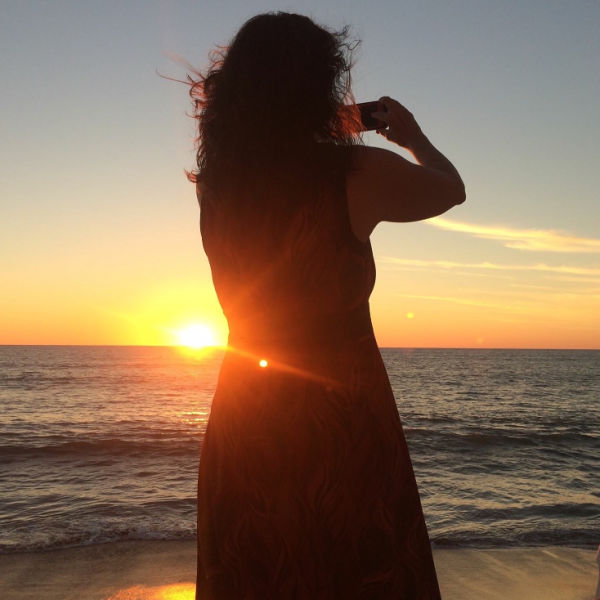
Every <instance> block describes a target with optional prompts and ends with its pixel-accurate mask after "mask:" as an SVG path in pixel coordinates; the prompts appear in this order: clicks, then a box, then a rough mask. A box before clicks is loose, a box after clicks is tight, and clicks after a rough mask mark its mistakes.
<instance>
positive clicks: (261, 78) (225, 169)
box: [188, 12, 360, 195]
mask: <svg viewBox="0 0 600 600" xmlns="http://www.w3.org/2000/svg"><path fill="white" fill-rule="evenodd" d="M357 43H358V42H354V43H351V42H349V41H348V27H345V28H343V29H342V30H340V31H329V30H327V29H325V28H323V27H320V26H318V25H316V24H315V23H314V22H313V21H312V20H311V19H309V18H308V17H305V16H302V15H297V14H290V13H285V12H273V13H266V14H261V15H257V16H255V17H253V18H251V19H250V20H248V21H247V22H246V23H245V24H244V25H243V26H242V28H241V29H240V30H239V32H238V33H237V35H236V36H235V38H234V39H233V40H232V42H231V44H230V45H229V47H227V48H218V49H217V50H216V51H213V53H212V54H211V66H210V67H209V69H208V70H207V71H206V73H205V74H202V73H199V72H194V73H192V74H191V75H189V76H188V78H189V81H190V84H191V90H190V95H191V97H192V99H193V102H194V115H193V116H194V117H195V118H196V119H197V120H198V139H197V144H198V149H197V155H196V162H197V169H196V170H194V171H193V172H192V173H189V174H188V177H189V178H190V180H191V181H194V182H199V181H201V182H202V183H203V184H206V186H207V187H208V188H212V189H215V190H219V191H223V190H225V189H228V190H229V191H236V189H237V191H239V190H240V189H244V190H248V183H249V182H252V181H257V179H260V178H261V177H263V178H264V177H265V176H267V174H272V175H274V176H277V174H278V173H281V172H287V173H290V172H295V173H297V174H299V173H300V172H305V173H306V172H307V170H308V171H309V172H311V173H312V175H318V173H317V172H315V169H316V170H317V171H318V170H319V169H321V170H323V169H327V168H328V167H327V165H326V164H321V165H320V163H322V161H320V162H319V159H317V154H318V152H315V150H316V148H317V146H318V147H323V144H322V143H323V142H325V143H329V147H331V144H336V145H344V146H350V145H352V144H356V143H360V139H359V137H358V136H357V127H356V123H355V119H354V117H352V116H351V111H349V110H344V109H343V108H342V107H343V105H344V103H345V102H347V101H349V100H350V101H351V95H350V68H351V66H352V62H351V54H352V51H353V49H354V47H355V46H356V45H357ZM338 154H339V153H338ZM346 154H347V153H346ZM319 165H320V166H319ZM226 195H227V194H226Z"/></svg>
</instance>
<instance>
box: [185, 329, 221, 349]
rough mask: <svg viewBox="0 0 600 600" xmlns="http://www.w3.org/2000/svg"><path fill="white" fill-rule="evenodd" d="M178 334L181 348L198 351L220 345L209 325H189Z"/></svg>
mask: <svg viewBox="0 0 600 600" xmlns="http://www.w3.org/2000/svg"><path fill="white" fill-rule="evenodd" d="M176 333H177V342H178V345H179V346H186V347H187V348H193V349H196V350H198V349H201V348H207V347H209V346H216V345H218V344H217V338H216V335H215V333H214V331H213V330H212V329H211V328H210V327H208V326H207V325H200V324H194V325H188V326H187V327H185V328H183V329H180V330H179V331H177V332H176Z"/></svg>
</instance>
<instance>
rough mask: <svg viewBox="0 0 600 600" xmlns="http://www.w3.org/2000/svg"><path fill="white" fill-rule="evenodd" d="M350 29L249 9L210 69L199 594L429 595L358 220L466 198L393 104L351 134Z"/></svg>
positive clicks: (406, 217)
mask: <svg viewBox="0 0 600 600" xmlns="http://www.w3.org/2000/svg"><path fill="white" fill-rule="evenodd" d="M350 51H351V47H350V46H349V44H348V43H347V42H346V31H345V30H344V31H342V32H337V33H335V32H330V31H327V30H325V29H323V28H321V27H319V26H317V25H316V24H315V23H313V21H311V20H310V19H308V18H307V17H304V16H300V15H295V14H286V13H274V14H264V15H258V16H256V17H254V18H252V19H250V20H249V21H248V22H247V23H246V24H245V25H244V26H243V27H242V28H241V29H240V31H239V32H238V34H237V35H236V36H235V38H234V40H233V41H232V43H231V45H230V46H229V47H228V48H227V49H226V50H223V51H222V53H221V54H220V55H217V56H216V57H215V58H214V60H213V64H212V67H211V68H210V70H209V71H208V73H207V74H206V75H199V76H198V78H197V79H192V84H193V85H192V90H191V93H192V97H193V98H195V99H196V115H197V117H198V119H199V148H198V155H197V159H198V170H197V171H196V172H195V174H194V176H193V179H194V180H195V181H197V189H198V198H199V201H200V205H201V213H200V214H201V232H202V240H203V245H204V249H205V251H206V254H207V256H208V259H209V261H210V266H211V269H212V276H213V282H214V285H215V289H216V292H217V295H218V297H219V301H220V303H221V306H222V308H223V311H224V313H225V316H226V317H227V320H228V323H229V341H228V348H227V352H226V354H225V357H224V360H223V364H222V367H221V371H220V375H219V380H218V384H217V389H216V392H215V395H214V399H213V403H212V409H211V415H210V420H209V423H208V427H207V431H206V435H205V438H204V443H203V447H202V451H201V460H200V469H199V481H198V578H197V592H196V594H197V596H196V597H197V598H198V599H224V598H235V599H242V598H243V599H256V600H264V599H271V598H273V599H288V598H289V599H292V598H294V599H305V598H306V599H311V600H314V599H321V598H323V599H329V598H336V599H337V598H339V599H344V600H349V599H353V598H361V599H362V598H372V599H378V600H381V599H385V598H394V599H400V598H402V599H405V600H418V599H419V600H425V599H428V600H429V599H436V598H439V597H440V593H439V588H438V582H437V578H436V572H435V567H434V563H433V558H432V553H431V547H430V542H429V538H428V534H427V529H426V526H425V521H424V518H423V511H422V508H421V503H420V499H419V493H418V490H417V485H416V482H415V477H414V474H413V470H412V465H411V460H410V457H409V453H408V448H407V446H406V442H405V439H404V434H403V431H402V425H401V421H400V418H399V415H398V411H397V408H396V404H395V400H394V396H393V394H392V390H391V387H390V383H389V380H388V377H387V374H386V371H385V367H384V365H383V362H382V359H381V355H380V353H379V350H378V347H377V343H376V341H375V337H374V335H373V329H372V326H371V319H370V315H369V304H368V299H369V295H370V293H371V290H372V288H373V285H374V282H375V265H374V262H373V255H372V252H371V246H370V243H369V235H370V234H371V232H372V231H373V228H374V227H375V226H376V225H377V223H379V222H380V221H393V222H403V221H416V220H420V219H426V218H428V217H432V216H434V215H439V214H440V213H443V212H444V211H446V210H448V209H449V208H451V207H452V206H454V205H455V204H459V203H461V202H463V201H464V199H465V192H464V186H463V183H462V181H461V179H460V176H459V175H458V173H457V171H456V170H455V169H454V167H453V166H452V165H451V164H450V162H449V161H448V160H447V159H446V158H444V156H443V155H442V154H441V153H440V152H438V151H437V150H436V149H435V148H434V147H433V146H432V144H431V143H430V142H429V140H428V139H427V138H426V137H425V135H424V134H423V133H422V132H421V130H420V128H419V126H418V125H417V123H416V121H415V120H414V118H413V116H412V114H411V113H410V112H408V110H406V109H405V108H404V107H402V106H401V105H400V104H399V103H398V102H396V101H394V100H392V99H390V98H382V99H381V104H380V111H379V112H377V113H375V116H376V117H378V118H379V119H381V120H382V121H384V122H385V123H387V128H385V129H384V130H382V131H381V133H382V134H383V135H384V136H385V137H386V138H387V139H388V140H390V141H392V142H395V143H396V144H398V145H399V146H403V147H405V148H408V149H409V150H410V151H411V152H412V153H413V154H414V156H415V158H416V160H417V161H418V163H419V164H418V165H415V164H413V163H411V162H409V161H407V160H405V159H404V158H402V157H400V156H399V155H397V154H395V153H393V152H390V151H387V150H382V149H379V148H374V147H366V146H364V145H361V142H360V139H359V136H358V135H357V125H356V119H355V118H354V116H353V115H355V114H356V112H355V111H353V110H352V109H348V108H346V109H344V108H343V105H344V103H345V102H346V103H348V102H349V100H348V99H349V98H351V96H350V88H349V84H350V62H349V55H350Z"/></svg>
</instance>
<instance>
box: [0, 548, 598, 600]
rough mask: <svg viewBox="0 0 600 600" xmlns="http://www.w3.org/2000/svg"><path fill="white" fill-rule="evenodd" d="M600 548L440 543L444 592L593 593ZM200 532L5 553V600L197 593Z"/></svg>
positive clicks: (476, 598)
mask: <svg viewBox="0 0 600 600" xmlns="http://www.w3.org/2000/svg"><path fill="white" fill-rule="evenodd" d="M595 554H596V552H595V550H591V549H584V548H575V547H566V546H536V547H522V548H481V549H477V548H439V547H434V548H433V556H434V561H435V564H436V570H437V573H438V579H439V583H440V588H441V592H442V597H443V599H444V600H482V599H485V600H537V599H539V600H542V599H543V600H592V599H593V597H594V596H593V594H594V591H595V589H596V582H597V576H598V570H597V565H596V562H595ZM195 581H196V541H195V540H177V541H174V540H150V541H134V540H132V541H122V542H108V543H102V544H94V545H89V546H78V547H70V548H63V549H56V550H47V551H42V552H24V553H15V554H3V555H0V582H1V583H0V597H2V598H3V600H39V598H44V600H79V599H81V598H86V600H166V599H167V598H172V599H174V598H177V600H194V591H195Z"/></svg>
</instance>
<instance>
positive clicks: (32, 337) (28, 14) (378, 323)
mask: <svg viewBox="0 0 600 600" xmlns="http://www.w3.org/2000/svg"><path fill="white" fill-rule="evenodd" d="M275 9H280V10H290V11H294V12H300V13H303V14H307V15H309V16H313V17H314V18H315V19H316V20H317V21H318V22H320V23H322V24H324V25H327V26H330V27H333V28H339V27H341V26H343V25H345V24H349V25H350V26H351V27H352V31H353V34H354V35H355V36H356V37H357V38H360V39H361V40H362V43H361V45H360V47H359V50H358V51H357V53H356V66H355V70H354V75H353V82H354V86H353V87H354V94H355V97H356V99H357V100H358V101H364V100H371V99H375V98H377V97H379V96H381V95H384V94H385V95H389V96H392V97H395V98H397V99H398V100H399V101H401V102H402V103H404V104H405V105H406V106H408V108H409V109H410V110H411V111H412V112H413V113H414V114H415V116H416V118H417V119H418V121H419V122H420V124H421V126H422V128H423V130H424V131H425V132H426V133H427V134H428V136H429V137H430V139H431V141H432V142H433V143H434V144H435V145H436V146H437V147H438V148H439V149H440V150H441V151H442V152H444V153H445V154H446V155H447V156H448V157H449V158H450V159H451V160H452V161H453V163H454V164H455V165H456V167H457V168H458V169H459V171H460V172H461V174H462V176H463V179H464V181H465V183H466V188H467V195H468V197H467V202H466V203H465V204H464V205H461V206H460V207H457V208H455V209H453V210H452V211H451V212H449V213H448V214H447V215H445V216H444V220H442V221H433V222H426V223H416V224H410V225H396V224H382V225H380V226H379V227H378V229H377V230H376V231H375V233H374V235H373V237H372V243H373V248H374V252H375V255H376V259H377V264H378V284H377V287H376V291H375V292H374V295H373V298H372V312H373V318H374V323H375V327H376V332H377V334H378V339H379V340H380V343H382V344H384V345H463V346H464V345H467V346H469V345H484V346H486V345H490V346H499V345H500V346H501V345H509V346H518V345H523V346H542V347H561V346H564V347H598V340H600V320H599V317H598V316H597V315H598V314H599V313H600V311H598V310H597V308H598V307H600V302H599V300H600V260H599V256H600V241H599V235H598V231H599V227H598V224H599V223H600V219H599V217H600V207H599V202H598V200H599V194H598V191H597V190H598V189H599V184H600V181H599V179H600V177H599V175H598V172H599V170H598V168H597V163H598V150H597V143H598V142H597V140H598V139H600V119H598V116H597V103H598V99H599V98H600V77H599V72H598V71H599V63H598V56H600V37H599V36H598V34H597V31H598V26H599V25H600V4H599V3H597V2H585V1H580V2H572V3H567V2H552V1H532V0H529V1H528V2H516V1H515V2H505V1H497V2H465V1H456V2H428V1H424V2H423V1H421V2H386V1H381V2H377V3H365V2H364V1H356V2H343V3H341V2H332V1H327V0H326V1H322V2H293V3H284V4H276V3H264V2H251V1H246V2H188V1H181V2H176V1H172V2H159V1H153V0H148V1H130V2H109V1H106V2H89V1H83V2H82V1H79V2H74V1H73V2H66V1H60V0H55V1H52V2H43V1H38V2H27V1H12V2H11V1H8V2H4V3H3V11H2V13H3V14H2V20H1V23H0V52H1V53H2V56H3V62H2V87H3V93H2V94H1V95H0V111H1V113H2V115H3V119H2V120H1V124H0V134H1V136H2V139H3V144H2V147H1V148H0V203H1V204H0V218H1V220H0V223H1V225H0V228H1V229H0V238H1V239H0V252H1V253H2V256H3V262H4V264H5V269H6V271H5V274H4V280H5V292H4V293H3V298H2V299H0V309H2V314H3V315H4V316H3V317H2V319H4V320H0V343H2V342H4V343H20V342H23V343H34V342H35V341H39V343H50V342H51V341H52V340H56V343H63V342H64V343H67V342H72V343H152V340H156V339H159V338H157V337H156V336H157V335H158V334H157V331H158V329H160V328H162V329H163V330H164V329H165V328H168V327H169V326H170V325H168V324H167V323H166V321H169V319H171V320H172V319H173V317H169V316H168V315H169V314H174V313H175V312H177V311H179V312H180V314H181V315H182V319H188V320H190V319H192V320H194V319H195V320H200V321H206V320H209V321H212V320H215V319H216V320H218V319H219V317H218V307H217V306H216V299H215V298H214V295H212V291H211V281H210V273H209V270H208V265H207V263H206V261H205V259H204V257H203V255H202V250H201V245H200V239H199V233H198V210H197V205H196V203H195V199H194V194H193V188H192V186H191V185H190V184H189V183H188V182H187V181H186V180H185V177H184V175H183V170H184V168H190V167H192V166H193V155H194V148H193V136H194V123H193V121H192V120H191V119H189V118H188V117H186V115H185V112H186V111H189V110H190V108H191V106H190V103H189V99H188V97H187V90H186V88H185V87H184V86H182V85H179V84H176V83H172V82H169V81H166V80H164V79H161V78H159V77H158V76H157V74H156V70H157V69H158V70H159V71H160V72H162V73H164V74H165V75H169V76H172V77H182V76H184V75H185V72H184V70H183V69H182V67H181V66H180V65H178V64H177V63H175V62H173V61H172V60H171V59H170V58H169V57H172V56H181V57H183V58H185V59H186V60H188V61H189V62H190V63H193V64H194V65H197V66H198V67H200V68H202V67H204V66H206V64H207V59H206V57H207V54H208V52H209V50H210V49H211V48H212V47H213V46H214V45H215V44H226V43H227V41H228V40H229V39H230V38H231V36H232V35H233V34H234V33H235V31H236V30H237V29H238V28H239V26H240V25H241V24H242V23H243V21H244V20H245V19H247V18H248V17H250V16H252V15H254V14H256V13H258V12H264V11H266V10H275ZM366 139H367V141H368V142H369V143H373V144H377V145H381V146H384V147H390V146H388V145H387V142H385V141H384V140H383V139H381V138H379V137H377V136H373V137H370V134H369V136H367V138H366ZM3 270H4V269H3ZM169 311H171V313H169ZM409 312H410V313H411V314H413V315H414V318H411V319H410V323H409V322H408V320H406V319H401V318H397V317H396V316H395V315H405V314H408V313H409ZM136 315H137V316H136ZM139 315H144V318H143V319H141V317H140V318H138V317H139ZM140 319H141V320H140ZM153 319H154V321H153ZM165 319H166V321H165ZM451 321H455V322H456V323H457V325H456V328H455V329H452V330H450V329H449V330H448V331H445V330H444V332H443V335H442V334H441V333H440V335H439V336H438V338H436V331H438V332H440V331H441V329H442V328H443V327H442V325H443V324H444V323H446V324H447V323H449V322H451ZM118 322H120V323H121V327H120V328H119V325H118ZM153 322H155V324H154V325H150V323H153ZM90 323H95V324H96V325H97V328H96V329H94V327H92V325H91V324H90ZM459 325H460V326H459ZM219 326H220V327H222V322H221V324H220V325H219ZM98 327H101V329H102V331H103V332H105V333H103V334H102V335H100V334H99V333H98ZM144 327H146V328H148V327H150V328H154V329H155V330H153V331H146V332H145V330H144ZM157 328H158V329H157ZM3 332H4V333H3ZM20 332H21V333H20ZM23 332H27V333H26V334H24V333H23ZM440 336H441V337H440ZM159 337H160V336H159ZM160 339H162V338H160ZM436 339H439V340H440V341H439V342H436ZM553 340H554V341H553Z"/></svg>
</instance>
